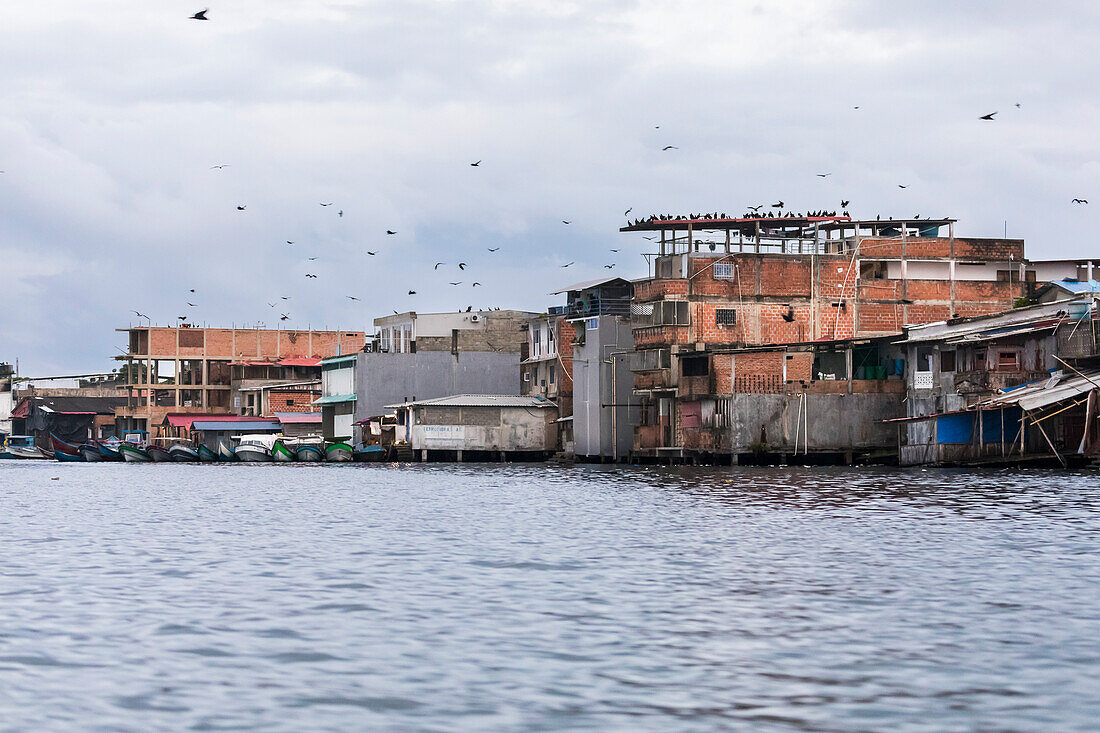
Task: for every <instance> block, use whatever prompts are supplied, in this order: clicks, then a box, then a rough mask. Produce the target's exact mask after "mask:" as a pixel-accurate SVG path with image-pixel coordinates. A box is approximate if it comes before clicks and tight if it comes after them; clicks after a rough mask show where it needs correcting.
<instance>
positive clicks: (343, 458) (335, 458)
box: [325, 443, 351, 463]
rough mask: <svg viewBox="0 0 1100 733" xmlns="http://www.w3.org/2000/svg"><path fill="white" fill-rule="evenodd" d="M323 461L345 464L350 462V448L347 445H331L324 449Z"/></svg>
mask: <svg viewBox="0 0 1100 733" xmlns="http://www.w3.org/2000/svg"><path fill="white" fill-rule="evenodd" d="M325 460H326V461H331V462H333V463H347V462H349V461H351V446H350V445H348V444H347V443H333V444H332V445H330V446H329V447H327V448H325Z"/></svg>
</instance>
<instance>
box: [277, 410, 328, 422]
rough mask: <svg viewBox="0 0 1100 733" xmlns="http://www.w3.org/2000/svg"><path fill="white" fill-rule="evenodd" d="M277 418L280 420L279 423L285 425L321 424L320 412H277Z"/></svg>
mask: <svg viewBox="0 0 1100 733" xmlns="http://www.w3.org/2000/svg"><path fill="white" fill-rule="evenodd" d="M275 417H277V418H279V422H281V423H282V424H283V425H303V424H307V423H319V422H321V413H319V412H276V413H275Z"/></svg>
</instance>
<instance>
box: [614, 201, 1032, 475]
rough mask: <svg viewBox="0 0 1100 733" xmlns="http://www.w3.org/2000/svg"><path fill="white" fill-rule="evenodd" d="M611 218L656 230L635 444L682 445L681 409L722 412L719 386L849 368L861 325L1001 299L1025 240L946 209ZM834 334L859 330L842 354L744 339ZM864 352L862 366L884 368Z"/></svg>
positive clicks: (763, 388)
mask: <svg viewBox="0 0 1100 733" xmlns="http://www.w3.org/2000/svg"><path fill="white" fill-rule="evenodd" d="M621 231H623V232H654V233H656V234H658V235H659V238H657V241H656V245H657V249H658V251H657V252H654V253H652V256H653V271H652V276H651V277H650V278H648V279H646V280H643V281H639V282H636V283H635V284H634V304H633V311H634V312H633V322H634V340H635V348H636V349H637V350H638V352H639V354H638V357H637V361H636V369H635V393H636V395H637V396H638V398H639V401H640V403H641V405H642V425H641V426H639V428H638V429H637V430H636V433H635V442H634V448H635V453H636V454H638V455H641V456H646V455H650V456H652V455H659V454H660V453H661V451H662V450H665V449H669V450H672V451H679V452H680V453H681V454H682V452H683V450H685V449H686V447H687V446H688V445H690V444H691V443H692V442H693V440H692V437H691V436H689V435H686V433H685V429H684V428H685V423H686V424H687V425H688V426H690V427H694V426H695V425H696V424H697V422H699V421H697V420H696V415H697V414H708V415H711V416H715V417H713V422H714V423H715V424H719V423H721V422H722V421H723V420H729V419H730V418H729V416H728V415H727V416H725V417H724V418H723V416H722V410H721V409H719V408H721V407H722V405H723V404H724V403H721V402H719V400H722V399H724V398H728V397H729V396H731V395H733V394H736V393H738V392H748V391H754V392H769V391H778V390H779V389H780V388H779V385H781V384H782V385H785V384H788V383H796V382H797V383H803V382H806V383H812V382H813V381H815V380H818V379H821V380H822V381H825V380H826V378H829V379H836V378H837V376H836V375H837V374H838V373H840V372H841V366H844V367H846V375H845V377H844V379H845V380H849V381H850V380H852V379H853V377H854V373H853V372H854V370H855V369H857V368H858V366H856V365H854V364H853V356H852V350H853V348H855V347H857V346H858V343H857V342H858V340H860V339H869V338H873V337H878V336H883V335H889V334H897V333H900V332H901V330H902V328H903V327H904V326H906V325H910V324H920V323H928V322H933V321H939V320H945V319H948V318H951V317H954V316H972V315H979V314H987V313H996V312H999V311H1002V310H1005V309H1007V308H1011V307H1012V305H1013V303H1014V302H1015V301H1016V299H1017V298H1020V297H1022V296H1024V295H1026V292H1027V286H1026V283H1027V281H1028V279H1029V278H1028V273H1027V269H1026V262H1025V260H1024V243H1023V240H1019V239H975V238H965V239H964V238H957V237H956V236H955V222H954V220H952V219H937V220H926V219H918V220H913V221H903V220H887V221H882V220H873V221H853V220H851V219H850V218H848V217H846V216H842V217H837V216H814V217H802V216H794V215H791V216H782V217H767V218H749V217H745V218H724V217H719V216H694V217H692V218H687V217H679V218H677V217H654V218H651V219H648V220H645V221H639V222H636V223H635V224H632V225H630V226H627V227H623V228H622V230H621ZM1031 279H1034V278H1031ZM844 340H856V341H850V342H849V344H848V346H847V347H846V348H847V352H848V353H847V355H846V356H845V355H843V354H841V353H838V354H836V355H835V356H832V357H830V356H829V354H828V353H825V352H828V349H813V348H807V353H805V354H800V353H797V350H796V351H795V352H794V353H786V352H780V351H777V352H767V351H764V352H761V353H757V354H752V355H750V354H749V353H745V352H746V351H752V350H753V348H754V347H760V346H765V345H775V344H799V343H801V344H814V343H823V342H840V341H844ZM819 351H820V352H822V353H817V352H819ZM736 352H742V353H740V354H739V355H737V356H734V354H735V353H736ZM735 362H736V368H735V367H734V363H735ZM815 364H818V366H821V365H827V364H835V365H836V366H835V367H834V366H823V367H821V369H822V370H821V371H819V372H818V373H814V365H815ZM870 366H871V365H867V366H866V367H864V369H863V373H864V376H866V374H867V373H872V374H874V375H875V376H876V377H878V376H879V375H880V374H882V376H883V378H885V376H886V375H885V372H881V373H880V372H879V371H878V367H879V366H883V369H885V365H880V364H875V365H874V366H875V369H874V371H870V372H869V367H870ZM891 368H892V365H891ZM859 381H862V380H859ZM685 386H687V387H689V389H688V391H687V392H684V387H685ZM784 389H785V388H784ZM831 389H835V388H834V387H828V389H827V390H826V391H828V390H831ZM856 389H857V391H858V390H859V389H862V388H861V387H857V388H856ZM884 389H886V387H884ZM845 391H846V392H848V393H850V392H851V388H850V387H846V389H845ZM702 427H706V426H702ZM711 427H713V425H712V426H711Z"/></svg>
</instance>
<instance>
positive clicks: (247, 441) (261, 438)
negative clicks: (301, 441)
mask: <svg viewBox="0 0 1100 733" xmlns="http://www.w3.org/2000/svg"><path fill="white" fill-rule="evenodd" d="M278 438H279V436H278V435H272V434H270V433H254V434H252V435H242V436H241V437H240V439H239V440H240V441H241V442H240V444H238V445H237V447H236V448H234V449H233V452H234V453H236V454H237V459H238V460H241V461H249V462H252V463H257V462H264V461H271V450H272V448H274V447H275V441H276V440H277V439H278Z"/></svg>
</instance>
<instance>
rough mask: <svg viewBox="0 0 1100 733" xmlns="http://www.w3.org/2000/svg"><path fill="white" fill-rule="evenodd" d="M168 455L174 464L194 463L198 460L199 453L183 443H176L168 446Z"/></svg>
mask: <svg viewBox="0 0 1100 733" xmlns="http://www.w3.org/2000/svg"><path fill="white" fill-rule="evenodd" d="M168 455H170V456H171V457H172V460H173V461H175V462H176V463H195V462H197V461H198V460H199V452H198V451H196V450H195V449H194V448H192V447H191V446H188V445H184V444H183V443H176V444H175V445H173V446H169V448H168Z"/></svg>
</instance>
